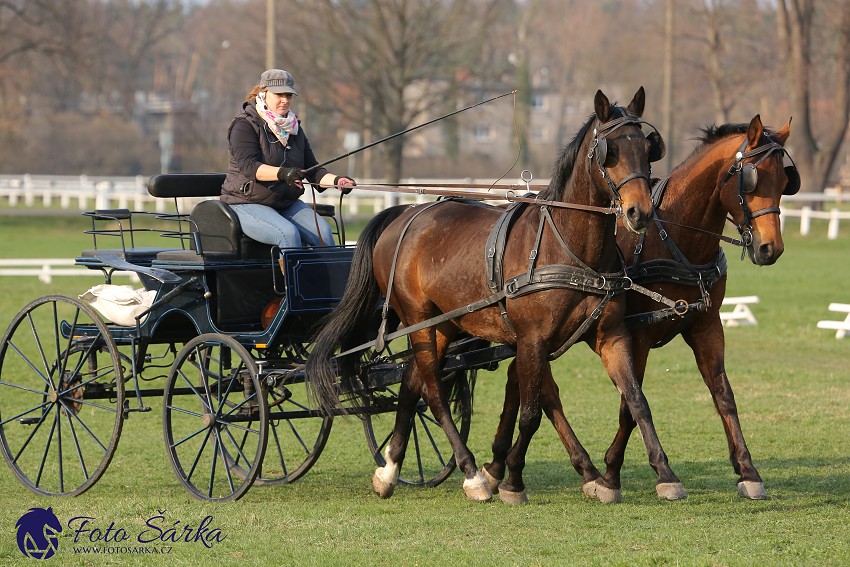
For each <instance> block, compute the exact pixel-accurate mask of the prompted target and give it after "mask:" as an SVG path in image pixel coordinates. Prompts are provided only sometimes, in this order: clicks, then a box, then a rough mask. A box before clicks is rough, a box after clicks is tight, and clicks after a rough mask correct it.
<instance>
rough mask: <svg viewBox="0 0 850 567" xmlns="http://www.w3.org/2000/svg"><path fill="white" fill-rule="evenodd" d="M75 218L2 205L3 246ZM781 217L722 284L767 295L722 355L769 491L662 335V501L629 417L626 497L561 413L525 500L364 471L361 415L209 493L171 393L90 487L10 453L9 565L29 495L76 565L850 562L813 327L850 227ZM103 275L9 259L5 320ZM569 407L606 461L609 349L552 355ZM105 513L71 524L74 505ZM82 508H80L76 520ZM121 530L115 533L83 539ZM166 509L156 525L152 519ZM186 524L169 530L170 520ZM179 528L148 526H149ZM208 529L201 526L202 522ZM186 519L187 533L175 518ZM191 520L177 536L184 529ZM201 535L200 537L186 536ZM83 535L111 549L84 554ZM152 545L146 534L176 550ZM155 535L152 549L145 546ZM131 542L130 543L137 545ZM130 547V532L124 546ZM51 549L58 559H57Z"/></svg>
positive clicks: (841, 390) (546, 433)
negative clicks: (603, 475)
mask: <svg viewBox="0 0 850 567" xmlns="http://www.w3.org/2000/svg"><path fill="white" fill-rule="evenodd" d="M85 228H86V224H85V222H84V221H82V220H81V219H76V218H74V217H71V218H65V217H51V218H46V219H45V218H40V219H39V218H32V219H23V220H20V219H14V218H12V217H2V218H0V236H2V238H0V257H52V258H62V257H73V256H75V255H76V254H77V253H78V252H79V250H80V249H82V248H85V247H90V241H89V240H88V237H85V236H83V235H81V234H79V233H80V232H81V231H82V230H84V229H85ZM814 228H815V230H814V233H813V234H812V235H810V236H808V237H805V238H803V237H800V236H798V234H797V232H798V226H796V225H794V224H793V223H789V224H788V225H787V226H786V252H785V255H784V256H783V257H782V258H781V259H780V261H779V263H778V264H777V265H775V266H771V267H763V268H757V267H755V266H753V265H751V264H750V263H749V261H746V262H739V261H738V253H737V251H736V250H734V249H732V248H728V247H727V254H728V256H729V260H730V278H729V286H728V293H727V294H728V295H730V296H733V295H758V296H759V297H760V299H761V301H760V303H759V304H757V305H754V306H753V310H754V312H755V314H756V317H757V318H758V321H759V324H758V326H755V327H743V328H733V329H729V330H728V331H727V333H726V346H727V348H726V351H727V360H726V367H727V370H728V373H729V377H730V381H731V382H732V385H733V387H734V388H735V393H736V399H737V402H738V407H739V411H740V416H741V422H742V425H743V429H744V433H745V435H746V437H747V441H748V444H749V447H750V450H751V452H752V455H753V459H754V462H755V464H756V466H757V467H759V470H760V472H761V475H762V477H763V478H764V481H765V487H766V489H767V491H768V493H769V494H770V496H771V499H770V500H767V501H759V502H753V501H746V500H742V499H740V498H738V496H737V495H736V490H735V475H734V473H733V472H732V469H731V466H730V465H729V461H728V458H727V456H726V441H725V437H724V435H723V430H722V427H721V424H720V420H719V419H718V418H717V416H716V414H715V412H714V408H713V406H712V403H711V398H710V396H709V394H708V392H707V390H706V388H705V386H704V385H703V384H702V380H701V379H700V377H699V374H698V373H697V371H696V368H695V365H694V362H693V357H692V355H691V353H690V351H689V349H687V347H686V346H685V345H684V343H683V342H682V341H681V340H678V339H677V340H675V341H674V342H673V343H671V344H670V345H668V346H667V347H665V348H664V349H661V350H659V351H656V352H654V353H653V356H652V357H651V358H650V367H649V369H648V372H647V379H646V384H645V392H646V395H647V398H648V399H649V402H650V406H651V408H652V411H653V417H654V420H655V424H656V427H657V429H658V432H659V436H660V438H661V441H662V443H663V444H664V448H665V450H666V451H667V454H668V456H669V459H670V463H671V465H672V467H673V469H674V471H675V472H676V473H677V474H678V475H679V477H680V478H681V479H682V482H683V483H684V486H685V489H686V490H687V492H688V498H687V499H686V500H683V501H679V502H663V501H659V500H658V499H657V497H656V496H655V490H654V482H655V474H654V472H653V471H652V470H651V469H650V467H649V466H648V464H647V459H646V453H645V450H644V448H643V444H642V443H641V440H640V436H639V435H638V434H637V433H635V434H634V435H633V438H632V443H631V444H630V446H629V450H628V451H627V454H626V462H625V465H624V468H623V498H624V502H623V503H622V504H618V505H602V504H600V503H598V502H595V501H591V500H587V499H585V498H584V497H583V496H582V494H581V490H580V478H579V477H578V476H577V475H576V474H575V473H574V471H573V470H572V468H571V467H570V466H569V463H568V461H567V459H566V457H565V452H564V450H563V447H562V446H561V445H560V443H559V441H558V439H557V436H556V435H555V433H554V430H553V428H552V427H551V426H550V425H549V424H548V422H545V421H544V423H543V425H542V426H541V428H540V430H539V432H538V433H537V435H536V437H535V439H534V442H533V443H532V445H531V449H530V452H529V455H528V463H527V468H526V471H527V472H526V475H525V478H526V482H527V484H528V492H529V498H530V503H529V504H528V505H527V506H519V507H509V506H506V505H504V504H502V503H500V502H498V501H496V502H492V503H489V504H475V503H472V502H470V501H468V500H467V499H466V498H465V497H464V495H463V492H462V490H461V483H462V478H461V476H460V475H459V474H458V473H455V474H454V475H453V476H452V477H450V478H449V479H448V480H447V481H446V482H445V483H444V484H442V485H440V486H438V487H436V488H433V489H415V488H409V487H400V488H399V489H398V490H397V491H396V494H395V496H393V498H391V499H389V500H385V501H384V500H380V499H378V498H376V497H375V496H374V495H373V494H372V492H371V487H370V482H369V481H370V475H371V472H372V471H373V469H374V464H373V463H372V462H371V459H370V456H369V453H368V450H367V447H366V441H365V438H364V435H363V431H362V427H361V424H360V421H359V420H358V419H357V418H348V419H337V420H336V422H335V423H334V429H333V432H332V434H331V438H330V441H329V442H328V445H327V447H326V448H325V451H324V453H323V454H322V457H321V458H320V459H319V461H318V463H317V464H316V466H315V467H314V468H313V469H312V470H311V471H310V472H309V473H307V475H306V476H305V477H304V478H302V479H301V480H299V481H297V482H296V483H294V484H291V485H287V486H279V487H254V488H252V489H251V490H250V491H249V492H248V493H247V495H246V496H245V497H244V498H243V499H242V500H240V501H239V502H236V503H232V504H223V505H213V504H209V503H205V502H199V501H195V500H193V499H192V498H190V497H189V496H188V495H187V494H186V493H185V491H184V490H183V489H182V487H181V485H180V483H179V481H178V480H177V478H176V477H175V476H174V473H173V471H172V470H171V467H170V465H169V463H168V461H167V459H166V454H165V449H164V446H163V434H162V419H161V414H160V410H159V407H158V405H159V404H158V403H157V404H155V406H156V407H154V409H153V411H152V412H150V413H147V414H137V413H134V414H131V417H130V419H129V420H127V421H126V423H125V425H124V430H123V433H122V435H121V441H120V444H119V447H118V451H117V454H116V456H115V459H114V460H113V462H112V464H111V465H110V467H109V469H108V470H107V472H106V474H105V475H104V477H103V478H102V479H101V480H100V481H99V482H98V484H97V485H96V486H94V487H93V488H92V489H91V490H90V491H89V492H87V493H85V494H84V495H82V496H80V497H77V498H54V499H49V498H42V497H38V496H35V495H33V494H31V493H30V492H29V491H27V490H26V489H24V488H23V487H22V486H21V485H20V484H19V483H18V482H17V480H16V479H15V478H14V477H13V475H12V474H11V472H10V471H9V470H8V468H6V467H2V466H0V495H2V496H0V503H2V507H0V533H2V534H5V535H2V536H0V564H2V565H31V564H33V561H34V560H32V559H27V558H25V557H24V556H23V555H22V554H21V553H20V551H19V550H18V547H17V545H16V543H15V532H16V528H15V523H16V522H17V520H18V518H19V517H20V516H21V515H22V514H23V513H24V512H26V511H27V509H29V508H30V507H44V508H46V507H48V506H50V507H52V508H53V510H54V512H55V513H56V515H57V517H58V518H59V519H60V520H61V521H62V523H63V525H64V526H65V529H64V531H63V533H62V537H61V539H60V544H59V550H58V552H57V556H56V557H54V558H53V559H52V561H53V562H54V563H56V564H62V565H119V564H138V565H171V564H175V565H198V564H201V563H203V564H216V565H240V566H242V565H280V566H296V565H374V564H380V563H391V564H397V565H487V564H493V565H600V566H601V565H605V566H608V565H623V566H631V565H706V566H714V565H735V566H737V565H753V566H762V565H777V566H779V565H847V564H850V541H849V540H850V532H848V529H847V527H848V525H850V443H848V439H850V370H848V369H849V368H850V364H848V362H850V339H846V340H840V341H839V340H836V339H835V338H834V334H833V333H831V332H829V331H824V330H820V329H817V328H816V323H817V321H818V320H820V319H825V318H834V317H835V316H836V315H837V314H831V313H830V312H829V311H828V310H827V305H828V303H829V302H831V301H841V302H850V287H848V281H850V261H848V260H850V234H848V230H847V229H844V230H843V231H842V235H841V238H840V239H838V240H835V241H829V240H826V238H825V234H826V228H825V226H823V227H822V229H821V227H820V226H819V225H817V224H816V225H815V227H814ZM95 283H99V281H98V280H97V279H96V278H76V277H74V278H71V277H69V278H56V279H54V281H53V283H52V284H50V285H46V284H43V283H41V282H40V281H38V279H37V278H12V277H4V278H0V319H2V322H0V327H3V328H5V325H6V324H7V322H8V320H9V319H11V317H12V315H13V314H14V313H15V312H16V311H18V310H19V309H20V308H21V307H22V306H23V305H25V304H26V303H27V302H28V301H29V300H31V299H34V298H35V297H38V296H40V295H44V294H48V293H67V294H70V295H76V294H79V293H82V292H83V291H85V289H87V288H88V287H89V286H91V285H93V284H95ZM505 367H506V365H505V364H502V365H501V367H500V368H499V369H498V370H496V371H494V372H482V373H480V374H479V377H478V387H477V389H476V396H475V401H476V406H475V415H474V417H473V424H472V432H471V434H470V441H469V444H470V448H471V449H472V450H473V452H474V453H475V455H476V457H477V459H478V462H479V464H481V463H484V462H486V461H487V460H489V457H490V450H489V445H490V442H491V441H492V436H493V432H494V429H495V425H496V422H497V420H498V416H499V412H500V409H501V401H502V396H503V387H504V369H505ZM554 374H555V376H556V379H557V381H558V383H559V386H560V388H561V395H562V399H563V401H564V406H565V410H566V413H567V417H568V418H569V419H570V423H571V424H572V425H573V427H574V429H575V431H576V434H577V435H578V437H579V438H580V439H581V440H582V442H583V444H584V445H585V447H586V448H587V449H588V451H589V452H590V455H591V458H593V460H594V461H595V462H596V463H597V466H603V465H604V463H603V455H604V452H605V450H606V448H607V447H608V444H609V443H610V441H611V438H612V436H613V434H614V431H615V430H616V423H617V407H618V404H619V396H618V395H617V392H616V391H615V389H614V388H613V386H612V385H611V383H610V381H609V380H608V378H607V376H605V374H604V372H603V370H602V366H601V364H600V362H599V360H598V359H597V358H596V357H595V355H593V354H592V353H591V352H590V351H589V350H588V349H587V348H586V347H584V346H581V345H579V346H577V347H575V348H574V349H572V350H571V351H570V352H568V353H567V354H566V355H564V356H563V357H561V358H560V359H559V360H558V361H556V362H555V364H554ZM79 516H86V517H90V518H93V520H90V522H91V523H90V524H89V527H96V528H98V529H100V530H101V532H99V533H98V532H85V533H81V534H80V535H79V537H78V541H77V542H76V544H75V542H74V537H75V536H74V533H73V531H71V530H70V529H69V528H68V527H67V526H68V522H69V521H70V520H71V519H72V518H75V517H79ZM208 516H209V517H210V518H211V519H210V520H207V522H208V524H207V528H209V529H213V528H218V529H219V530H220V532H218V533H220V535H221V537H220V539H222V540H223V541H221V542H220V543H215V542H214V544H213V545H212V547H211V548H206V547H205V546H203V545H202V544H201V543H199V542H193V541H188V542H187V541H184V540H185V539H186V533H187V532H184V529H185V528H187V527H188V528H191V529H192V530H194V529H195V528H197V527H198V525H199V524H201V523H202V522H203V521H204V520H205V518H207V517H208ZM80 522H81V520H77V522H76V524H75V525H80ZM110 525H111V526H112V530H111V531H110V532H109V533H111V534H113V536H114V535H115V534H117V533H118V530H119V529H123V530H124V532H125V533H126V534H129V535H130V536H131V537H130V539H129V540H127V541H125V542H121V543H116V542H111V543H110V542H104V541H97V542H95V543H91V542H89V538H88V537H87V536H88V535H91V534H94V535H100V536H101V537H104V534H105V533H106V530H107V528H109V527H110ZM151 525H152V526H156V527H151ZM171 527H173V528H175V530H174V531H166V529H167V528H171ZM157 530H160V531H161V532H164V537H165V539H166V540H168V539H179V540H180V541H176V542H171V541H165V542H158V543H156V544H155V545H154V544H153V543H147V544H145V545H140V544H139V543H137V541H136V537H137V536H138V535H139V534H147V535H148V536H150V535H152V534H153V535H156V534H159V533H160V531H157ZM193 533H194V532H191V533H190V536H191V535H192V534H193ZM172 536H173V537H172ZM177 536H181V537H177ZM189 539H191V537H189ZM75 545H76V546H77V547H78V548H80V547H82V546H84V545H88V546H90V547H97V548H99V549H106V550H107V551H109V548H114V549H113V550H112V552H110V553H107V554H102V555H85V554H79V553H75ZM169 546H170V551H171V553H170V554H167V555H164V554H156V555H154V554H153V553H152V551H151V548H152V547H157V551H163V552H164V551H168V547H169ZM140 547H142V548H144V551H146V553H144V554H141V553H132V552H131V551H132V550H135V551H139V549H138V548H140ZM131 548H132V549H131ZM122 550H123V551H122ZM49 561H50V560H49Z"/></svg>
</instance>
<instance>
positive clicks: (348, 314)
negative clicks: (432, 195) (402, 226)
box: [305, 205, 408, 412]
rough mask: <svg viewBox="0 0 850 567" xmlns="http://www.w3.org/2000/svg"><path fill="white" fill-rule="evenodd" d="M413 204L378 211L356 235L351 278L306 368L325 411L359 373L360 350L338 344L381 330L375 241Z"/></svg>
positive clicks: (358, 341)
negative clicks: (341, 353) (337, 354)
mask: <svg viewBox="0 0 850 567" xmlns="http://www.w3.org/2000/svg"><path fill="white" fill-rule="evenodd" d="M407 208H408V206H407V205H398V206H395V207H390V208H389V209H385V210H384V211H382V212H380V213H379V214H377V215H376V216H375V217H374V218H372V220H371V221H369V224H367V225H366V228H364V229H363V232H362V233H361V234H360V237H359V238H358V239H357V247H356V248H355V250H354V257H353V258H352V260H351V271H350V272H349V274H348V282H347V283H346V284H345V291H344V292H343V294H342V298H341V299H340V301H339V304H338V305H337V306H336V308H334V310H333V311H332V312H331V313H330V314H328V316H327V317H325V318H324V319H323V320H322V322H321V323H320V328H319V331H318V333H317V334H316V335H315V337H314V339H313V349H312V351H311V353H310V356H309V358H308V360H307V365H306V368H305V374H306V380H307V383H308V386H309V388H310V391H311V393H312V396H313V399H314V401H315V402H316V403H317V404H318V405H319V407H320V408H321V409H322V410H323V411H326V412H327V411H330V410H332V409H334V408H337V407H339V406H340V396H339V394H340V388H338V386H337V377H339V378H341V379H342V386H343V390H346V389H347V390H349V392H351V390H352V389H350V388H346V384H348V383H350V382H351V379H352V378H354V377H355V376H356V374H357V362H358V360H359V359H360V355H361V354H362V353H361V352H355V353H351V354H348V355H346V356H344V357H338V358H335V357H334V352H336V350H337V348H340V349H341V350H342V351H345V350H347V349H349V348H353V347H356V346H357V345H359V344H362V343H365V342H367V341H369V340H371V339H372V338H374V336H375V335H376V331H377V327H378V320H377V317H376V316H377V315H378V313H379V311H378V309H377V305H378V301H379V300H380V298H381V290H380V288H379V287H378V282H377V280H376V279H375V273H374V264H373V259H372V255H373V253H374V250H375V245H376V244H377V242H378V238H380V236H381V234H382V233H383V232H384V230H386V228H387V227H388V226H389V225H390V223H392V222H393V221H394V220H395V219H397V218H398V217H399V216H401V214H402V213H403V212H404V211H405V210H406V209H407Z"/></svg>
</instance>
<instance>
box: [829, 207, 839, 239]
mask: <svg viewBox="0 0 850 567" xmlns="http://www.w3.org/2000/svg"><path fill="white" fill-rule="evenodd" d="M838 222H839V216H838V209H836V208H833V209H832V210H831V211H830V212H829V227H828V228H827V229H826V237H827V238H828V239H830V240H835V239H836V238H838Z"/></svg>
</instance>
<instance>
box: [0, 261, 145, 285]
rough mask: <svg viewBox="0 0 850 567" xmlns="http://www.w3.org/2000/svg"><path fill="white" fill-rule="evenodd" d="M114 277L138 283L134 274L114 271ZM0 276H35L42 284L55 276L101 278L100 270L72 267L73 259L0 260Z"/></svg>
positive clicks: (137, 277)
mask: <svg viewBox="0 0 850 567" xmlns="http://www.w3.org/2000/svg"><path fill="white" fill-rule="evenodd" d="M113 275H115V276H127V277H129V278H130V279H131V280H133V281H136V282H137V281H139V276H138V275H137V274H136V273H134V272H119V271H116V272H115V273H114V274H113ZM0 276H30V277H32V276H37V277H38V279H40V280H41V281H42V282H44V283H48V284H49V283H50V282H52V281H53V278H55V277H57V276H98V277H100V278H103V273H102V272H101V271H100V270H92V269H89V268H82V267H78V266H75V265H74V259H73V258H19V259H11V260H10V259H2V260H0Z"/></svg>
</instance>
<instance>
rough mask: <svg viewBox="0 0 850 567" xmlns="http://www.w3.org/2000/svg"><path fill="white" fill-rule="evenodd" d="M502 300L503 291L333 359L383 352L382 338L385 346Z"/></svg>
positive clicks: (364, 344) (365, 344)
mask: <svg viewBox="0 0 850 567" xmlns="http://www.w3.org/2000/svg"><path fill="white" fill-rule="evenodd" d="M504 298H505V292H504V291H500V292H499V293H494V294H493V295H491V296H488V297H485V298H484V299H479V300H478V301H473V302H472V303H470V304H468V305H464V306H463V307H458V308H457V309H453V310H451V311H449V312H447V313H442V314H440V315H437V316H434V317H431V318H430V319H426V320H424V321H420V322H419V323H416V324H414V325H411V326H409V327H404V328H403V329H399V330H397V331H394V332H392V333H390V334H388V335H384V336H383V337H382V335H378V338H377V339H375V340H374V341H369V342H368V343H363V344H362V345H359V346H356V347H354V348H350V349H348V350H347V351H345V352H341V353H339V354H338V355H336V356H335V357H334V358H341V357H343V356H346V355H348V354H352V353H355V352H358V351H361V350H365V349H367V348H370V347H373V346H374V347H375V348H376V349H377V350H379V351H381V350H384V349H383V348H378V346H379V341H381V339H382V338H383V343H384V345H386V343H388V342H390V341H392V340H393V339H397V338H399V337H404V336H406V335H409V334H411V333H415V332H416V331H419V330H422V329H424V328H426V327H433V326H435V325H439V324H440V323H444V322H445V321H448V320H449V319H454V318H456V317H460V316H461V315H466V314H467V313H472V312H474V311H478V310H479V309H484V308H485V307H489V306H490V305H493V304H494V303H497V302H499V301H500V300H502V299H504ZM383 323H384V322H383V321H382V322H381V324H382V326H383Z"/></svg>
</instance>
